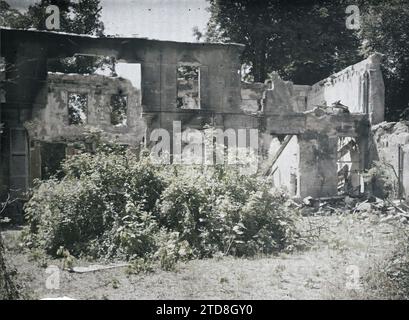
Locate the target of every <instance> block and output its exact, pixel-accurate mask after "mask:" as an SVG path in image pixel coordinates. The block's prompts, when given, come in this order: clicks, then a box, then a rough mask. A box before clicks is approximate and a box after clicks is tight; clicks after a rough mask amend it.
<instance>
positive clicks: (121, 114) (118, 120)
mask: <svg viewBox="0 0 409 320" xmlns="http://www.w3.org/2000/svg"><path fill="white" fill-rule="evenodd" d="M127 105H128V97H127V96H125V95H121V94H114V95H112V96H111V124H112V125H114V126H126V123H127V109H128V108H127Z"/></svg>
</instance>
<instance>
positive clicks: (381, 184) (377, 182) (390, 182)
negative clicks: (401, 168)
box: [364, 161, 399, 200]
mask: <svg viewBox="0 0 409 320" xmlns="http://www.w3.org/2000/svg"><path fill="white" fill-rule="evenodd" d="M364 180H365V182H366V183H368V184H369V186H370V188H371V192H372V194H373V195H374V196H376V197H378V198H381V199H391V200H392V199H395V198H396V196H397V195H398V191H397V190H398V188H399V186H398V179H397V176H396V172H395V171H394V169H393V167H392V166H390V165H388V164H387V163H384V162H380V161H376V162H375V163H374V165H373V166H372V168H371V169H369V170H368V172H367V173H366V174H365V175H364Z"/></svg>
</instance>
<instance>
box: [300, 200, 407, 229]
mask: <svg viewBox="0 0 409 320" xmlns="http://www.w3.org/2000/svg"><path fill="white" fill-rule="evenodd" d="M294 205H296V206H297V207H298V208H299V209H300V211H301V213H302V215H305V216H307V215H330V214H345V213H350V214H355V213H356V214H360V215H362V216H363V217H365V216H368V215H369V214H376V215H379V216H381V220H380V221H381V222H386V221H391V220H395V221H396V220H399V221H400V222H402V223H408V222H409V205H408V204H406V203H405V202H404V201H403V200H388V199H380V198H377V197H374V196H369V197H355V198H353V197H350V196H336V197H325V198H313V197H306V198H304V199H303V200H302V201H301V203H295V202H294Z"/></svg>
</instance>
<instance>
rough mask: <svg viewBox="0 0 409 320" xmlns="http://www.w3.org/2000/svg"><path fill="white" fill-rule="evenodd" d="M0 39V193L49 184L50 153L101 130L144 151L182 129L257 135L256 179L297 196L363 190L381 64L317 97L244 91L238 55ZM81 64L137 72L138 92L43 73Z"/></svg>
mask: <svg viewBox="0 0 409 320" xmlns="http://www.w3.org/2000/svg"><path fill="white" fill-rule="evenodd" d="M0 32H1V57H2V58H3V59H4V63H5V71H4V72H2V77H3V79H2V88H1V90H2V91H1V92H2V93H3V94H2V96H1V99H2V100H1V112H0V114H1V118H0V122H1V123H4V129H3V131H4V132H3V134H2V136H1V145H0V147H1V173H0V179H1V181H0V184H1V185H2V186H3V190H2V191H3V193H7V192H15V193H17V194H21V192H24V191H26V190H27V189H28V188H29V187H30V186H31V183H32V181H33V179H35V178H41V177H44V174H45V173H44V172H45V171H46V168H45V167H47V166H45V165H44V162H45V158H44V154H46V153H47V152H44V148H45V147H44V146H46V145H47V144H49V143H53V144H60V145H62V148H61V150H62V151H61V152H62V153H65V154H64V155H63V156H65V155H66V154H70V152H71V151H70V150H71V149H70V146H72V145H73V144H75V142H76V141H81V140H84V137H86V135H87V134H89V133H90V132H92V131H93V130H94V131H95V130H99V131H100V132H101V135H102V138H104V139H107V140H109V141H117V142H118V143H120V144H124V145H129V146H131V147H134V148H138V147H140V146H141V145H147V146H149V141H148V138H149V136H150V133H151V132H152V131H153V130H154V129H156V128H163V129H166V130H168V131H169V132H172V130H173V122H174V121H180V122H181V125H182V130H183V129H186V128H193V129H199V130H202V129H203V128H204V127H205V126H206V125H210V126H213V127H215V128H221V129H223V130H226V129H234V130H238V129H243V128H246V129H258V130H259V141H258V145H259V146H260V148H259V150H260V156H261V157H262V158H263V163H262V164H261V165H260V167H261V169H260V170H263V171H264V173H265V175H266V179H273V181H274V183H275V185H276V186H277V187H286V188H287V189H288V191H289V192H290V193H291V194H292V195H293V196H297V197H305V196H313V197H325V196H333V195H336V194H338V193H343V192H351V193H359V192H360V191H361V189H362V179H361V176H360V174H361V172H363V170H364V169H366V168H368V166H369V163H370V161H371V159H369V156H368V152H367V151H368V148H369V146H368V142H369V139H370V136H371V131H370V128H371V127H370V126H371V124H377V123H379V122H381V121H383V117H384V84H383V80H382V74H381V70H380V64H381V57H380V55H378V54H376V55H373V56H371V57H369V58H368V59H366V60H364V61H362V62H360V63H358V64H356V65H353V66H350V67H348V68H346V69H345V70H342V71H341V72H339V73H336V74H334V75H332V76H330V77H329V78H327V79H324V80H322V81H320V82H319V83H317V84H314V85H312V86H307V85H295V84H293V83H291V82H286V81H282V80H281V79H280V78H279V77H273V79H271V80H269V81H267V82H266V83H241V74H240V69H241V64H240V54H241V52H242V50H243V46H242V45H239V44H204V43H178V42H171V41H157V40H148V39H138V38H93V37H88V36H80V35H67V34H59V33H53V32H40V31H23V30H10V29H1V30H0ZM76 54H81V55H103V56H110V57H114V58H115V59H116V60H117V61H125V62H129V63H139V64H140V65H141V88H135V87H134V86H133V85H132V83H131V82H130V81H129V80H126V79H122V78H118V77H107V76H102V75H79V74H55V73H49V72H48V70H47V61H48V60H49V59H55V58H63V57H72V56H74V55H76ZM118 101H119V102H121V103H119V104H118ZM70 103H72V106H71V107H70ZM343 105H345V106H348V110H347V109H345V107H343ZM70 108H71V109H70ZM115 108H116V109H115ZM171 143H172V142H171ZM64 146H65V147H64Z"/></svg>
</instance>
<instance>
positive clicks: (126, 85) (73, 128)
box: [26, 73, 146, 146]
mask: <svg viewBox="0 0 409 320" xmlns="http://www.w3.org/2000/svg"><path fill="white" fill-rule="evenodd" d="M45 90H47V104H46V106H45V107H37V106H36V107H34V109H33V120H32V121H30V122H27V123H26V127H27V129H28V131H29V136H30V139H31V140H34V141H46V142H57V141H58V142H67V141H68V142H69V141H75V140H81V139H83V137H84V134H86V133H89V132H90V130H94V131H95V130H99V131H100V132H101V134H102V137H103V138H104V139H105V140H107V141H117V142H118V143H121V144H128V145H131V146H137V145H138V144H139V143H140V142H141V141H142V138H143V136H144V133H145V129H146V126H145V124H144V121H143V120H142V115H141V114H142V107H141V105H140V102H139V101H140V92H139V91H138V90H137V89H136V88H134V87H133V86H132V84H131V82H130V81H129V80H126V79H122V78H111V77H107V76H103V75H80V74H56V73H49V74H48V85H47V87H46V88H45ZM70 93H76V94H86V95H87V108H88V112H87V122H86V123H85V124H78V125H70V124H69V122H68V95H69V94H70ZM116 94H120V95H123V96H127V123H126V125H124V126H115V125H112V124H111V106H110V104H111V97H112V96H113V95H116Z"/></svg>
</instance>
